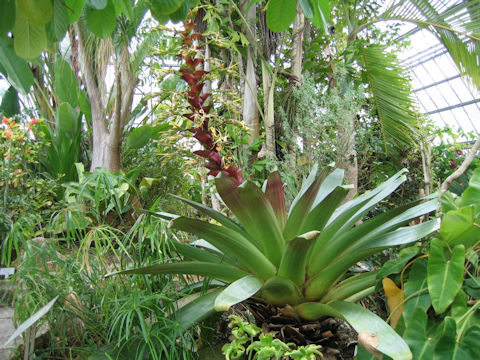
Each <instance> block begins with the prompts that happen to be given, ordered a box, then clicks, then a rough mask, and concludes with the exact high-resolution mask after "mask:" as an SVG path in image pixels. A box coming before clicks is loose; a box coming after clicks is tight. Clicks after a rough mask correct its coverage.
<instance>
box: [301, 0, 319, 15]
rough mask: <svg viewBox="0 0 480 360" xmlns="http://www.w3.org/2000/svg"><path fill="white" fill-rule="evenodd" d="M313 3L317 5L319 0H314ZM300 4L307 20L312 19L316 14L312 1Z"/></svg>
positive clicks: (302, 1) (304, 1) (303, 1)
mask: <svg viewBox="0 0 480 360" xmlns="http://www.w3.org/2000/svg"><path fill="white" fill-rule="evenodd" d="M312 2H313V3H316V2H317V0H312ZM298 3H299V4H300V6H301V7H302V11H303V15H305V17H306V18H309V19H310V18H312V17H313V15H314V13H313V7H312V4H311V3H310V0H298Z"/></svg>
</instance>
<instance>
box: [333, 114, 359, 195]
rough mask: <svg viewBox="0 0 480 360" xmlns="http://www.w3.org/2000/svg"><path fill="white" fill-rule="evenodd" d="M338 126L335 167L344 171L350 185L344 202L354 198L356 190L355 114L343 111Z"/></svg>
mask: <svg viewBox="0 0 480 360" xmlns="http://www.w3.org/2000/svg"><path fill="white" fill-rule="evenodd" d="M339 121H340V122H339V124H338V145H337V167H339V168H341V169H344V170H345V180H346V182H347V184H352V185H353V189H351V190H350V191H349V192H348V194H347V196H346V198H345V200H344V202H347V201H349V200H351V199H353V197H354V196H355V194H356V193H357V190H358V160H357V153H356V151H355V136H356V132H355V114H353V113H352V112H351V111H350V110H349V109H344V110H343V116H340V118H339Z"/></svg>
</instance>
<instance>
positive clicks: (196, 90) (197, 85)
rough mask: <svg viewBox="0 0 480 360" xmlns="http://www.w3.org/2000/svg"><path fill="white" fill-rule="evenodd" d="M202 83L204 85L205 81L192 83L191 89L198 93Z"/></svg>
mask: <svg viewBox="0 0 480 360" xmlns="http://www.w3.org/2000/svg"><path fill="white" fill-rule="evenodd" d="M204 85H205V83H203V82H200V83H196V84H193V85H192V91H194V92H196V93H198V94H200V93H201V92H202V89H203V86H204Z"/></svg>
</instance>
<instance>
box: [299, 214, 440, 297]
mask: <svg viewBox="0 0 480 360" xmlns="http://www.w3.org/2000/svg"><path fill="white" fill-rule="evenodd" d="M435 226H436V220H431V221H428V222H425V223H421V224H418V225H414V226H409V227H405V228H400V229H397V230H395V231H392V232H390V233H387V234H385V235H382V236H380V237H379V238H378V239H377V240H378V242H372V243H371V244H370V245H371V246H372V247H371V248H361V249H356V248H353V249H352V250H351V251H348V252H346V253H344V254H343V256H341V257H339V258H336V259H335V260H334V261H329V262H328V264H329V265H328V266H326V267H323V266H321V265H322V264H318V263H314V264H315V265H316V266H317V268H318V269H320V270H319V271H318V272H316V273H312V274H313V275H312V277H311V279H310V280H308V282H307V283H306V290H305V296H306V298H307V299H310V300H316V299H319V298H320V297H322V296H323V295H324V294H325V293H326V292H327V291H328V290H329V288H330V287H331V286H332V285H333V284H334V283H335V281H337V279H338V278H339V277H340V276H341V275H342V274H344V273H345V272H346V271H347V270H348V269H349V268H350V267H351V266H353V265H354V264H355V263H356V262H358V261H360V260H362V259H364V258H366V257H368V256H371V255H373V254H376V253H378V252H379V251H380V250H382V249H387V248H388V247H392V246H398V245H402V244H408V243H412V242H415V241H418V240H420V239H421V238H423V237H425V236H426V235H428V234H430V233H431V232H432V231H433V229H435ZM309 270H310V269H309Z"/></svg>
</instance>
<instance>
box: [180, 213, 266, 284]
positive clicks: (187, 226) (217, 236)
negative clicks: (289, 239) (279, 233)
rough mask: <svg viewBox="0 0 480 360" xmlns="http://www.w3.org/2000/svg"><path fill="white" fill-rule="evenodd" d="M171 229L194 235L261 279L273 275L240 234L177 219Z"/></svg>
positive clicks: (262, 259)
mask: <svg viewBox="0 0 480 360" xmlns="http://www.w3.org/2000/svg"><path fill="white" fill-rule="evenodd" d="M171 224H172V227H173V228H175V229H178V230H183V231H187V232H190V233H192V234H196V235H197V236H199V237H200V238H203V239H205V240H206V241H208V242H209V243H211V244H212V245H214V246H215V247H217V248H218V249H219V250H220V251H222V252H224V253H225V254H228V255H231V256H234V257H236V258H238V260H239V262H240V263H241V264H242V265H243V266H245V267H246V268H247V269H248V270H249V271H251V272H252V273H253V274H255V275H257V276H258V277H260V278H261V279H264V280H266V279H268V278H269V277H270V276H272V275H273V274H275V272H276V268H275V266H273V264H272V263H271V262H270V261H269V260H268V259H267V258H266V257H265V255H263V254H262V253H261V252H260V250H258V249H257V248H256V247H255V246H254V245H253V244H251V243H250V242H249V241H248V240H247V239H245V238H244V237H243V236H242V235H241V234H239V233H237V232H235V231H233V230H231V229H228V228H226V227H225V226H218V225H214V224H210V223H208V222H204V221H200V220H196V219H189V218H184V217H179V218H177V219H175V220H173V221H172V222H171Z"/></svg>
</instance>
